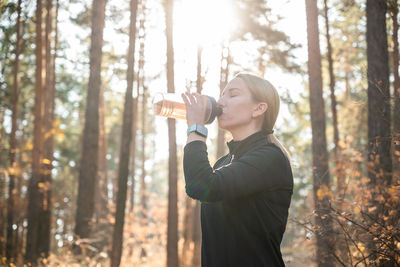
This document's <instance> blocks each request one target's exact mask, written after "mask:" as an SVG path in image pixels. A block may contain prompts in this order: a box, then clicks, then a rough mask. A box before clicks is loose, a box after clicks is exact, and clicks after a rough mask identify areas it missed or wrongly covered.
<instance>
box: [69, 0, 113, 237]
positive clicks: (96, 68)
mask: <svg viewBox="0 0 400 267" xmlns="http://www.w3.org/2000/svg"><path fill="white" fill-rule="evenodd" d="M105 7H106V0H93V11H92V12H93V13H92V36H91V46H90V75H89V85H88V94H87V98H86V113H85V128H84V130H83V144H82V154H81V162H80V164H79V166H80V170H79V188H78V199H77V211H76V218H75V221H76V222H75V234H76V236H77V237H78V238H88V237H90V236H91V229H92V222H91V221H92V218H93V211H94V194H95V188H96V182H97V169H98V166H97V160H98V150H99V96H100V87H101V59H102V46H103V29H104V22H105Z"/></svg>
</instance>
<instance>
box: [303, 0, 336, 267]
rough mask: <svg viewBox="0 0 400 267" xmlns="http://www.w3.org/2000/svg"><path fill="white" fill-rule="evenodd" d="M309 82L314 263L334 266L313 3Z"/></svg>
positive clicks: (310, 4) (309, 3)
mask: <svg viewBox="0 0 400 267" xmlns="http://www.w3.org/2000/svg"><path fill="white" fill-rule="evenodd" d="M306 16H307V39H308V76H309V77H308V78H309V87H310V92H309V97H310V111H311V128H312V157H313V191H314V203H315V211H316V217H315V222H316V227H317V231H316V237H317V244H316V245H317V255H316V257H317V263H318V266H334V261H335V259H334V257H333V256H332V254H331V252H332V251H334V243H333V236H332V235H333V231H332V220H331V217H330V216H329V197H328V195H329V194H326V193H325V194H324V192H329V191H330V185H329V180H330V175H329V165H328V151H327V148H326V133H325V111H324V99H323V97H322V73H321V53H320V47H319V31H318V8H317V2H316V0H306Z"/></svg>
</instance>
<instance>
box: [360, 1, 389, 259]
mask: <svg viewBox="0 0 400 267" xmlns="http://www.w3.org/2000/svg"><path fill="white" fill-rule="evenodd" d="M386 4H387V3H386V1H385V0H367V12H366V14H367V64H368V71H367V77H368V177H369V179H370V182H369V186H370V190H371V193H372V195H371V199H370V203H369V209H368V211H367V213H368V215H369V218H371V219H372V221H373V222H377V221H380V220H381V218H382V216H383V215H385V214H386V212H387V209H386V208H385V206H384V204H382V203H379V201H377V197H378V196H381V197H386V193H387V188H388V186H389V185H390V184H391V181H392V159H391V151H390V147H391V136H390V135H391V129H390V92H389V61H388V44H387V33H386V9H387V6H386ZM371 207H373V208H371ZM375 208H376V209H375ZM375 242H376V241H374V240H373V238H372V237H371V240H369V242H368V244H367V247H368V249H369V251H370V252H372V253H373V254H375V255H373V256H372V258H373V259H376V258H377V257H378V256H379V255H377V254H376V253H375V249H376V244H375Z"/></svg>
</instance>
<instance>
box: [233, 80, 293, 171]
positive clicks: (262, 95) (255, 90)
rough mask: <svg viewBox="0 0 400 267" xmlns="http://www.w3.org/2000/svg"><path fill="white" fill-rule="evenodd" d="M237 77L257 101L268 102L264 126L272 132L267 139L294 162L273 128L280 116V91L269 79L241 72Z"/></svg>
mask: <svg viewBox="0 0 400 267" xmlns="http://www.w3.org/2000/svg"><path fill="white" fill-rule="evenodd" d="M235 78H240V79H242V80H243V81H244V83H245V84H246V85H247V87H248V88H249V90H250V92H251V94H252V96H253V98H254V100H255V101H256V102H265V103H267V104H268V109H267V111H266V112H265V114H264V122H263V126H262V128H263V129H264V130H266V131H268V132H269V133H270V134H268V135H267V141H268V142H270V143H273V144H275V145H276V146H277V147H279V148H280V149H281V151H282V152H283V154H284V155H285V156H286V158H287V159H288V160H289V163H290V164H292V161H291V157H290V154H289V152H288V150H287V149H286V148H285V147H284V146H283V145H282V144H281V142H280V141H279V140H278V138H276V136H275V135H274V134H273V128H274V125H275V122H276V119H277V118H278V113H279V107H280V98H279V94H278V91H277V90H276V89H275V87H274V86H273V85H272V84H271V83H270V82H269V81H267V80H264V79H262V78H260V77H257V76H255V75H253V74H248V73H239V74H237V75H236V76H235Z"/></svg>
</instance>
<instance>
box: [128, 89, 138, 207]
mask: <svg viewBox="0 0 400 267" xmlns="http://www.w3.org/2000/svg"><path fill="white" fill-rule="evenodd" d="M137 95H139V94H137ZM132 109H133V111H132V112H133V119H132V146H131V150H132V159H131V196H130V205H129V211H130V213H132V214H133V208H134V206H135V171H136V144H137V135H136V131H137V117H138V97H137V96H136V97H135V98H134V99H133V106H132Z"/></svg>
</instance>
